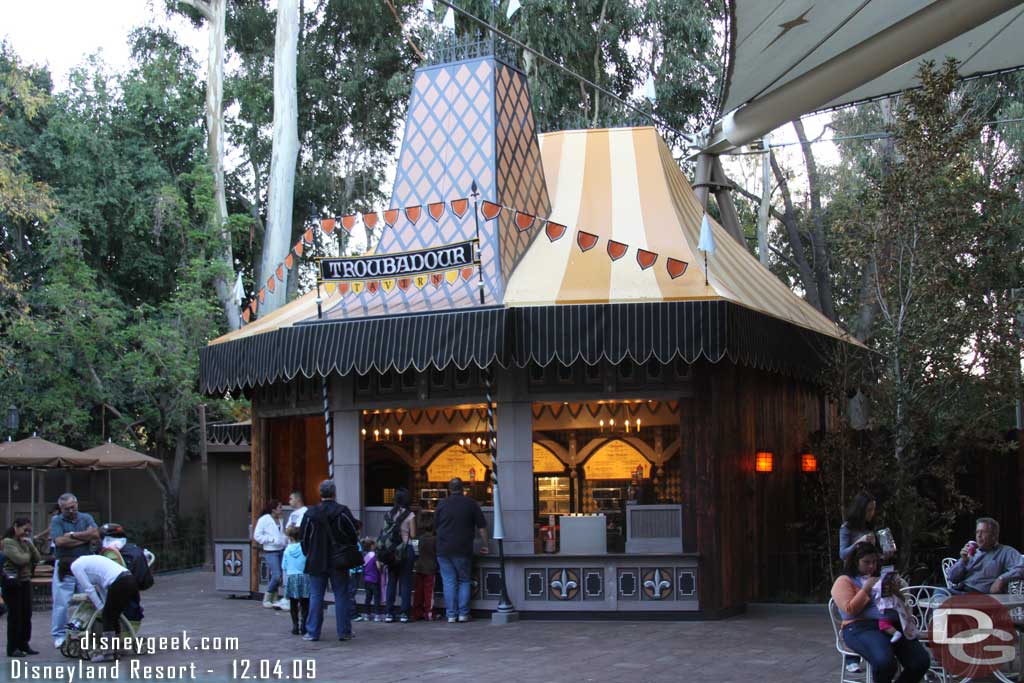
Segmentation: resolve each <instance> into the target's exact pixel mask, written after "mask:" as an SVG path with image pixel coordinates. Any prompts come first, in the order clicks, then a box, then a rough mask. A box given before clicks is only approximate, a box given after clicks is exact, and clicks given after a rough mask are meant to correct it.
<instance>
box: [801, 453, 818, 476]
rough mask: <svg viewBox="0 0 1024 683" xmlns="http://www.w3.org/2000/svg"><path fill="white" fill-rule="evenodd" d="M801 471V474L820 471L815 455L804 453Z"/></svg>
mask: <svg viewBox="0 0 1024 683" xmlns="http://www.w3.org/2000/svg"><path fill="white" fill-rule="evenodd" d="M800 471H801V472H817V471H818V458H817V456H815V455H814V453H802V454H801V455H800Z"/></svg>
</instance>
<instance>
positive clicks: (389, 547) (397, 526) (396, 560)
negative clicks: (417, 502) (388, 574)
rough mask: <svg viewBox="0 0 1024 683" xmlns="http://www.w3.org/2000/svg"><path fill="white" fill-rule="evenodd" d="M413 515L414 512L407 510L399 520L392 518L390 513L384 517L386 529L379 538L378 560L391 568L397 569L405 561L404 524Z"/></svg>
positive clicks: (399, 516)
mask: <svg viewBox="0 0 1024 683" xmlns="http://www.w3.org/2000/svg"><path fill="white" fill-rule="evenodd" d="M411 514H412V510H406V511H405V513H404V514H401V515H398V517H397V518H392V516H391V513H390V512H388V513H387V514H386V515H384V529H383V530H381V532H380V535H379V536H377V559H378V560H380V561H381V562H382V563H383V564H386V565H387V566H389V567H397V566H398V565H400V564H402V560H404V559H405V553H406V551H407V544H406V543H402V523H403V522H404V521H405V520H406V518H408V517H409V515H411Z"/></svg>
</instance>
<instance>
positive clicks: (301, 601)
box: [253, 478, 487, 641]
mask: <svg viewBox="0 0 1024 683" xmlns="http://www.w3.org/2000/svg"><path fill="white" fill-rule="evenodd" d="M448 490H449V494H450V495H449V497H448V498H447V499H445V500H443V501H442V502H441V503H440V504H439V505H438V508H437V510H436V511H435V512H432V513H431V512H429V511H425V512H421V513H419V515H417V514H416V513H415V512H414V511H413V510H412V508H411V505H410V495H409V492H408V491H407V490H406V489H398V490H397V491H396V492H395V498H394V504H393V506H392V508H391V509H390V510H389V511H388V512H387V514H386V515H385V519H384V528H383V529H382V530H381V532H380V534H379V535H378V536H377V537H376V538H369V537H363V538H360V537H359V531H360V529H361V524H360V522H359V520H357V519H356V518H355V517H354V516H353V515H352V511H351V510H349V508H348V507H346V506H345V505H343V504H341V503H339V502H338V501H337V500H336V495H337V489H336V487H335V484H334V482H333V481H332V480H330V479H328V480H325V481H324V482H322V483H321V484H320V487H319V494H320V503H319V504H318V505H314V506H310V507H306V505H305V502H304V501H303V499H302V494H301V493H299V492H294V493H292V495H291V496H290V497H289V503H290V504H291V506H292V507H293V508H294V511H293V512H292V513H291V515H290V516H289V517H288V521H287V524H284V523H283V522H282V520H283V518H284V514H283V507H282V506H281V504H280V502H279V501H277V500H270V501H268V502H267V504H266V505H265V506H264V509H263V511H262V514H261V515H260V517H259V518H258V519H257V522H256V526H255V528H254V530H253V541H254V542H255V543H257V544H259V546H260V547H261V549H262V551H263V555H264V557H265V558H266V559H267V566H268V568H269V570H270V583H269V584H268V586H267V591H266V593H265V594H264V600H263V605H264V606H266V607H274V608H278V609H281V610H287V611H288V613H289V614H290V616H291V633H292V634H293V635H301V636H302V639H303V640H306V641H318V640H320V639H321V637H322V635H323V621H324V612H325V608H326V604H325V601H324V597H325V595H326V593H327V589H328V587H330V589H331V591H332V593H333V594H334V605H335V608H334V609H335V633H336V635H337V637H338V640H340V641H347V640H351V639H352V638H353V637H354V633H353V631H352V623H353V622H357V621H379V622H386V623H393V622H396V621H397V622H399V623H407V622H409V621H414V620H418V619H423V620H425V621H433V620H434V618H435V610H434V600H433V596H434V585H435V581H434V579H435V576H436V575H437V574H438V573H440V574H441V578H442V584H443V591H444V596H445V613H446V616H447V620H448V623H458V622H466V621H469V620H470V610H469V600H470V592H471V585H470V571H471V564H472V558H473V546H474V541H475V539H476V538H477V537H479V539H480V541H481V543H482V547H481V548H480V552H481V553H482V554H486V553H487V524H486V520H485V519H484V515H483V511H482V509H481V508H480V505H479V503H477V502H476V501H474V500H473V499H472V498H469V497H468V496H465V495H463V493H464V486H463V483H462V480H461V479H458V478H455V479H452V480H451V481H450V482H449V484H448ZM435 532H436V534H435ZM360 579H361V581H362V585H363V588H364V591H365V602H364V609H363V613H362V614H360V613H359V610H358V607H357V605H356V601H355V595H356V590H355V589H356V587H357V583H358V582H359V581H360ZM281 588H283V591H282V593H283V597H282V598H281V599H280V600H279V599H278V598H277V591H278V590H279V589H281Z"/></svg>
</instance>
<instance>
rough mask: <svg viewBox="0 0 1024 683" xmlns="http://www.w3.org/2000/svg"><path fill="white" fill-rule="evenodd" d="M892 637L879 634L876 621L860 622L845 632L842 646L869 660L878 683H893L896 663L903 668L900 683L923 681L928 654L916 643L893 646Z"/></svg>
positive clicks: (922, 646) (897, 642) (851, 625)
mask: <svg viewBox="0 0 1024 683" xmlns="http://www.w3.org/2000/svg"><path fill="white" fill-rule="evenodd" d="M889 637H890V636H889V634H887V633H884V632H882V631H879V630H878V620H877V619H861V620H859V621H855V622H853V623H851V624H847V625H846V626H845V627H844V628H843V642H845V643H846V646H847V647H849V648H850V649H851V650H853V651H854V652H856V653H857V654H859V655H860V656H861V657H863V658H864V659H866V660H867V663H868V664H869V665H870V666H871V671H872V673H873V674H874V678H875V683H892V680H893V676H895V675H896V662H897V660H898V661H899V663H900V664H901V665H902V666H903V673H901V674H900V677H899V678H898V679H896V681H897V683H917V682H918V681H920V680H922V679H923V678H924V675H925V674H926V673H928V667H929V666H930V665H931V656H930V655H929V654H928V650H926V649H925V647H924V645H922V644H921V643H919V642H917V641H916V640H910V639H909V638H901V639H900V640H898V641H896V642H895V643H890V642H889Z"/></svg>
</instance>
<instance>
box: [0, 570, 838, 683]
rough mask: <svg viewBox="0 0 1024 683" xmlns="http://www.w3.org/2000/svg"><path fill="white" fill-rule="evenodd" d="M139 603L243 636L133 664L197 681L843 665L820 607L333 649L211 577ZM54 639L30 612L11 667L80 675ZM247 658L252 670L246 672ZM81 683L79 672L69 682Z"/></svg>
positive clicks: (372, 635)
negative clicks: (309, 671) (27, 647)
mask: <svg viewBox="0 0 1024 683" xmlns="http://www.w3.org/2000/svg"><path fill="white" fill-rule="evenodd" d="M144 604H145V610H146V620H145V622H144V627H143V630H142V633H141V635H145V636H173V635H180V634H181V631H182V630H183V629H184V630H185V631H186V632H187V634H188V636H190V637H191V639H192V641H191V644H192V645H193V646H196V645H198V642H199V638H202V637H204V636H213V637H216V636H221V637H230V636H237V637H239V639H240V644H239V648H238V649H237V650H235V651H216V652H196V651H181V650H164V651H160V652H158V653H156V654H152V655H146V656H142V657H137V658H134V660H135V661H136V662H137V664H136V666H155V667H171V666H179V667H181V666H183V667H186V668H187V667H189V666H190V665H193V664H194V666H195V679H194V680H204V681H205V680H210V681H226V680H240V679H241V674H242V673H244V672H247V673H248V674H249V676H250V677H251V679H253V680H258V679H260V673H261V672H260V663H259V662H260V660H269V661H270V663H271V665H270V667H269V670H267V669H264V671H263V674H264V675H266V674H270V678H271V679H276V678H277V676H276V675H275V670H274V667H273V664H274V663H276V662H280V665H281V670H280V674H281V675H280V678H281V679H284V678H285V677H286V676H287V677H289V678H291V679H293V680H294V676H292V674H293V667H294V669H295V671H294V673H299V672H300V671H301V672H303V673H305V671H306V669H305V668H304V667H307V666H313V665H315V674H316V675H315V679H314V680H317V681H361V682H362V681H374V682H376V681H450V682H456V681H477V682H483V681H515V682H516V683H533V682H537V683H540V682H541V681H544V682H551V683H556V682H559V681H616V682H623V681H651V682H660V681H665V682H668V681H672V682H673V683H678V682H679V681H709V682H714V683H729V682H732V681H735V682H739V681H743V682H744V683H746V682H748V681H780V682H781V681H785V682H796V681H814V682H816V683H817V682H821V681H833V680H835V679H836V678H837V677H838V676H837V674H838V673H839V672H838V666H839V657H838V655H837V654H836V652H835V650H834V649H833V646H832V632H831V629H830V628H829V625H828V617H827V614H826V613H825V611H824V608H820V609H818V608H798V609H795V610H787V611H786V613H784V614H770V613H766V612H765V611H764V610H763V608H762V609H758V610H757V611H756V612H755V613H754V614H749V615H744V616H740V617H735V618H732V619H727V620H723V621H714V622H664V621H655V622H610V621H582V622H581V621H568V622H553V621H523V622H519V623H517V624H512V625H508V626H492V625H491V624H490V622H489V621H484V620H480V621H475V622H471V623H468V624H459V625H448V624H446V623H424V622H418V623H413V624H399V623H394V624H372V623H371V624H368V623H357V624H355V625H354V630H355V632H356V638H355V639H354V640H352V641H349V642H345V643H341V642H338V641H336V640H334V620H333V611H332V612H329V614H328V618H327V619H326V620H325V626H324V634H323V635H324V639H323V640H322V641H321V642H318V643H304V642H302V641H301V640H300V639H299V637H297V636H292V635H290V633H289V631H290V629H291V620H290V619H289V617H288V615H287V614H286V613H284V612H278V611H275V610H268V609H264V608H262V607H261V606H260V604H259V603H258V602H256V601H250V600H233V599H229V598H226V597H224V596H223V595H221V594H218V593H216V592H215V591H214V590H213V574H212V573H207V572H189V573H184V574H176V575H170V576H158V577H157V583H156V586H154V587H153V588H152V589H151V590H149V591H147V592H146V593H145V595H144ZM332 609H333V608H332ZM49 630H50V612H49V611H48V610H47V611H41V612H36V613H35V615H34V619H33V633H34V634H35V636H34V638H33V640H32V643H33V645H34V646H35V647H36V649H38V650H40V651H41V652H42V654H40V655H38V656H34V657H28V658H25V659H22V660H18V661H20V662H22V663H24V664H32V665H34V666H40V667H43V666H50V667H53V666H54V665H65V666H67V665H72V666H75V667H77V666H78V664H77V660H71V659H67V658H65V657H63V656H61V654H60V653H59V652H58V651H56V650H53V649H52V647H51V646H52V642H51V641H50V638H49ZM5 633H6V632H5ZM245 660H248V661H249V662H251V664H250V665H249V668H248V669H245V666H246V664H245ZM310 660H311V661H312V664H310V663H308V662H309V661H310ZM11 661H12V660H6V661H4V662H3V663H2V664H0V680H35V681H48V680H65V681H67V680H68V679H67V677H63V678H61V677H60V673H61V672H59V671H57V670H56V669H52V668H51V669H49V670H36V671H32V672H28V673H26V674H25V675H23V676H21V677H19V678H15V677H14V675H13V674H15V673H17V672H16V671H15V670H14V669H12V668H11V667H12V664H11ZM233 661H235V662H236V664H235V666H236V667H237V668H236V669H235V673H236V674H237V676H238V678H235V679H233V678H232V671H233V669H232V666H233V664H232V662H233ZM131 662H132V659H126V660H122V661H121V662H120V671H119V674H120V678H121V679H123V680H131V678H130V674H132V673H134V674H135V678H134V680H144V679H149V678H156V673H157V672H156V671H155V670H151V671H148V672H146V671H143V670H141V669H139V670H135V671H134V672H132V671H130V670H129V666H130V664H131ZM296 662H297V663H296ZM82 666H83V667H84V668H86V669H88V668H90V667H94V666H99V665H92V664H89V663H83V665H82ZM164 671H165V672H166V673H170V672H169V671H167V670H166V669H165V670H164ZM23 673H24V672H23ZM147 673H148V674H149V675H148V676H147V675H146V674H147ZM33 674H36V675H33ZM190 674H191V671H186V675H185V677H184V678H181V677H180V676H179V677H177V680H193V679H192V678H190V676H189V675H190ZM82 675H83V673H80V672H76V676H75V678H74V680H75V681H77V680H79V679H80V678H81V677H82ZM306 678H307V679H308V678H309V677H308V676H307V677H306Z"/></svg>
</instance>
